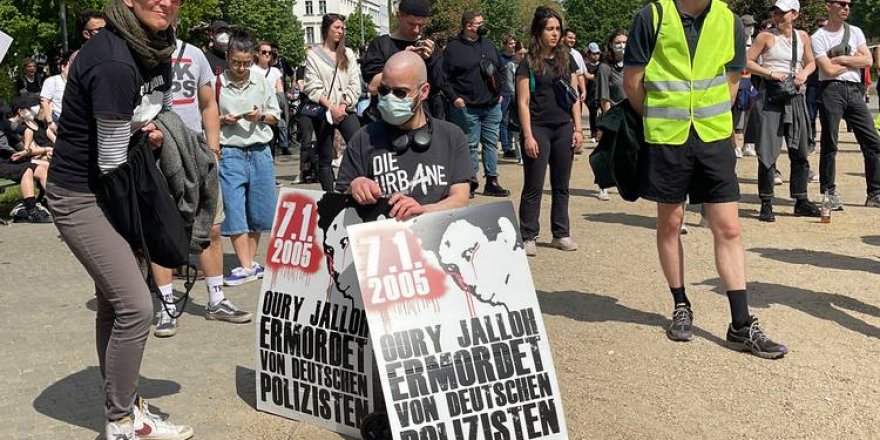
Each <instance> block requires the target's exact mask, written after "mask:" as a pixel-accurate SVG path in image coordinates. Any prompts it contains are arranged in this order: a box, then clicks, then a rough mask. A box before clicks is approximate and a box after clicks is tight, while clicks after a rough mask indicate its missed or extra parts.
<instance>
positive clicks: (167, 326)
mask: <svg viewBox="0 0 880 440" xmlns="http://www.w3.org/2000/svg"><path fill="white" fill-rule="evenodd" d="M176 334H177V318H172V317H171V315H169V314H168V312H166V311H165V309H164V308H163V309H162V311H161V312H159V322H157V323H156V330H155V331H153V336H155V337H157V338H170V337H172V336H174V335H176Z"/></svg>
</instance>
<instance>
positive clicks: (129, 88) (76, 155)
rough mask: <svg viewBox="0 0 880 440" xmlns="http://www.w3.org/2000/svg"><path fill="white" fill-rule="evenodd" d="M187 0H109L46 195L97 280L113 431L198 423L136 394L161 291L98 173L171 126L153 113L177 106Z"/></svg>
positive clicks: (157, 433)
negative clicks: (175, 72) (176, 72)
mask: <svg viewBox="0 0 880 440" xmlns="http://www.w3.org/2000/svg"><path fill="white" fill-rule="evenodd" d="M179 7H180V2H177V1H171V2H157V1H154V0H110V1H109V2H108V4H107V7H106V8H105V13H106V16H107V27H106V28H105V29H104V30H103V31H101V32H100V33H98V34H97V35H95V36H94V37H92V38H91V39H90V40H89V44H87V45H85V46H83V48H82V50H81V51H80V52H79V55H78V56H77V57H76V62H75V63H73V64H72V65H71V67H70V72H69V76H68V81H67V87H66V88H65V91H64V112H62V113H61V119H60V120H59V121H58V126H59V131H58V139H57V142H56V144H55V151H54V157H53V158H52V163H51V165H50V170H49V185H48V186H49V188H48V190H47V197H48V199H49V208H50V209H51V210H52V214H53V215H54V217H55V225H56V226H57V227H58V231H59V232H60V233H61V237H62V238H63V239H64V241H65V242H66V243H67V246H68V247H70V250H71V251H72V252H73V254H74V255H75V256H76V257H77V259H79V261H80V263H82V265H83V267H84V268H85V269H86V271H87V272H88V273H89V275H90V276H91V277H92V279H93V280H94V282H95V296H96V297H97V300H98V306H97V307H98V312H97V315H98V316H97V319H96V322H95V327H96V333H97V338H96V339H97V345H98V361H99V363H100V366H101V374H102V375H103V377H104V392H105V394H106V395H105V399H104V401H103V402H102V403H103V406H104V411H105V417H106V425H105V432H104V433H105V436H106V438H108V439H115V440H135V439H136V438H138V437H137V436H138V435H141V436H142V438H164V439H175V440H177V439H188V438H190V437H192V435H193V430H192V428H191V427H188V426H176V425H172V424H170V423H168V422H167V421H163V420H162V419H160V418H159V417H158V416H156V415H154V414H152V413H151V412H150V411H149V407H148V406H147V405H146V403H145V402H144V401H143V399H141V398H140V397H139V396H138V389H137V388H138V377H139V375H140V367H141V359H142V358H143V355H144V346H145V345H146V342H147V337H148V336H149V331H150V323H151V321H152V319H153V299H152V297H151V295H150V290H149V288H148V287H147V283H146V282H145V281H144V277H143V275H142V273H141V270H140V267H139V265H138V262H137V260H136V258H135V255H134V252H132V249H131V246H129V244H128V242H127V241H126V240H125V239H124V238H123V237H122V236H121V235H120V234H119V233H118V232H117V231H116V229H114V228H113V226H112V225H111V223H110V222H109V221H108V219H107V217H106V215H105V210H104V208H105V207H106V206H110V205H111V204H113V203H118V201H114V200H104V199H102V198H99V197H98V196H97V195H96V192H97V191H98V189H99V187H100V177H101V176H102V175H103V174H106V173H109V172H111V171H113V170H115V169H116V168H118V167H119V166H120V165H122V164H124V163H125V162H126V161H127V159H128V146H129V142H130V139H131V137H132V133H133V132H136V131H144V132H147V136H148V138H149V141H150V145H151V147H153V148H157V147H159V146H161V145H162V141H163V139H164V134H163V133H162V132H160V131H159V130H157V129H156V126H155V124H153V123H152V122H150V121H152V120H153V119H155V118H156V116H157V115H159V113H161V112H166V111H171V55H172V53H173V52H174V47H175V40H174V32H173V30H171V29H170V28H169V26H170V24H171V23H172V22H173V21H174V20H175V19H176V17H177V11H178V8H179Z"/></svg>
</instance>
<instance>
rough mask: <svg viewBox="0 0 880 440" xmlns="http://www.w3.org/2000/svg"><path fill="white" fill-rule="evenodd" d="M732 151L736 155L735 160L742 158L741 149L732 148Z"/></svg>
mask: <svg viewBox="0 0 880 440" xmlns="http://www.w3.org/2000/svg"><path fill="white" fill-rule="evenodd" d="M733 151H734V153H736V157H737V158H742V157H743V149H742V148H740V147H734V148H733Z"/></svg>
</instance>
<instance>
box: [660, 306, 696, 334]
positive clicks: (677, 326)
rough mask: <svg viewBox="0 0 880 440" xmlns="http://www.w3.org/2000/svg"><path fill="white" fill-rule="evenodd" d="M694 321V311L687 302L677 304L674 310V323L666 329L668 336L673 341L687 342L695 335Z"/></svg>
mask: <svg viewBox="0 0 880 440" xmlns="http://www.w3.org/2000/svg"><path fill="white" fill-rule="evenodd" d="M693 323H694V312H692V311H691V308H690V306H688V305H687V304H676V305H675V310H673V311H672V324H670V325H669V328H667V329H666V337H668V338H669V339H672V340H673V341H679V342H686V341H690V340H691V339H693V337H694V331H693V328H692V327H691V326H692V325H693Z"/></svg>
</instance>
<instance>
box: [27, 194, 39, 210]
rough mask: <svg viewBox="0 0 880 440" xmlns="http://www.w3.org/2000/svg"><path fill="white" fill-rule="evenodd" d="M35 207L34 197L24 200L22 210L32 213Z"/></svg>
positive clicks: (35, 200)
mask: <svg viewBox="0 0 880 440" xmlns="http://www.w3.org/2000/svg"><path fill="white" fill-rule="evenodd" d="M36 207H37V198H36V197H25V198H24V209H27V210H28V211H33V210H34V208H36Z"/></svg>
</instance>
